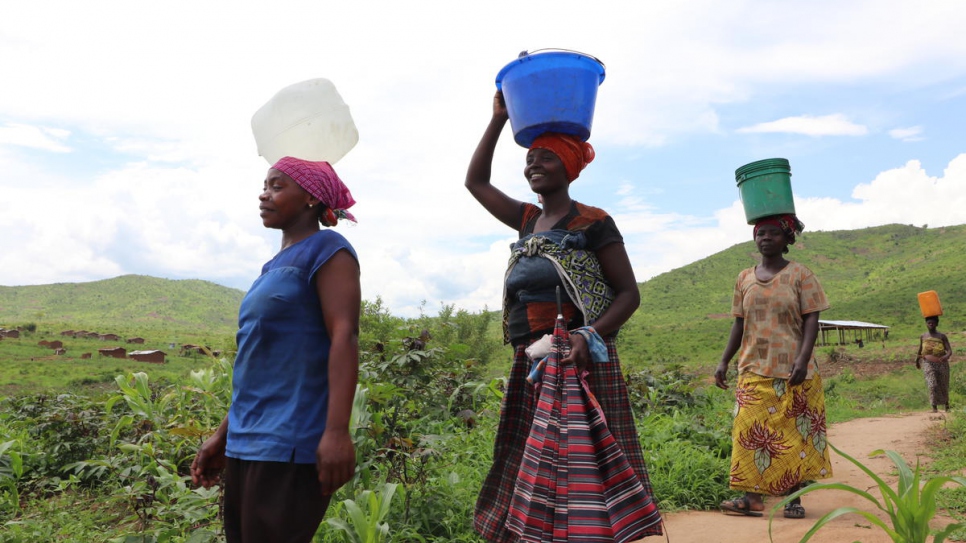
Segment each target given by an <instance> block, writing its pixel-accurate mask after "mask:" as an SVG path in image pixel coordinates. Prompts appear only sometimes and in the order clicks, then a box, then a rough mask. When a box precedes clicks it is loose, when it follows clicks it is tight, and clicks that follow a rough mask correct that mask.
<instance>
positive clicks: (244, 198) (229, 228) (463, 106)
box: [0, 0, 966, 315]
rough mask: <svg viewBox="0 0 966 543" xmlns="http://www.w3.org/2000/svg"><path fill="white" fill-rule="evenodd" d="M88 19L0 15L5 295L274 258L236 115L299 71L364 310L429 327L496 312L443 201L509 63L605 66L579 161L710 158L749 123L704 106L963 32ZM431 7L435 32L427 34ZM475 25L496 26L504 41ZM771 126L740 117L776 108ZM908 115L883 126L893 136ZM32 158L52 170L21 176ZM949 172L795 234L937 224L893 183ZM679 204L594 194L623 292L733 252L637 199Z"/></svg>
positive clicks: (261, 8) (868, 27)
mask: <svg viewBox="0 0 966 543" xmlns="http://www.w3.org/2000/svg"><path fill="white" fill-rule="evenodd" d="M96 5H97V9H93V8H92V7H91V6H90V5H88V4H84V3H78V2H73V1H61V2H57V1H54V2H15V3H12V4H11V5H10V6H5V12H4V17H3V18H0V55H2V57H3V58H4V62H5V70H6V71H7V72H9V73H15V74H22V75H21V77H18V78H17V81H16V84H12V85H7V86H6V87H5V88H4V92H3V93H0V171H2V172H4V177H3V180H2V181H0V184H2V188H3V190H4V198H3V199H0V229H2V230H3V231H6V232H16V233H17V235H15V236H8V237H7V238H6V239H5V244H4V248H3V251H0V284H7V285H10V284H38V283H49V282H59V281H85V280H94V279H102V278H105V277H112V276H115V275H118V274H121V273H148V274H151V275H156V276H161V277H201V278H205V279H210V280H215V281H219V282H222V283H224V284H229V285H232V286H236V287H239V288H246V287H247V285H248V284H250V282H251V281H252V280H253V279H254V277H255V276H256V275H257V274H258V271H259V269H260V267H261V265H262V263H263V262H265V261H266V260H268V259H269V258H271V256H272V254H273V253H274V251H275V250H276V249H277V246H278V234H277V232H273V231H265V230H264V229H263V228H262V226H261V224H260V222H259V220H258V216H257V201H256V196H257V194H258V189H259V188H260V186H261V181H262V177H261V176H262V175H263V174H264V171H265V168H266V166H267V164H266V163H265V162H264V160H262V159H261V158H259V157H257V156H256V155H255V145H254V141H253V138H252V135H251V131H250V126H249V120H250V117H251V114H252V113H254V111H255V110H256V109H257V108H258V107H260V106H261V105H262V104H263V103H264V102H265V101H266V100H268V99H269V98H270V97H271V96H272V95H273V94H274V93H275V92H276V91H277V90H278V89H279V88H281V87H283V86H285V85H287V84H291V83H294V82H297V81H301V80H305V79H309V78H313V77H327V78H330V79H331V80H332V81H333V82H335V84H336V86H337V87H338V89H339V92H340V94H341V95H342V96H343V98H345V100H346V102H347V103H348V104H349V106H350V109H351V111H352V115H353V118H354V119H355V122H356V125H357V127H358V128H359V133H360V141H359V144H358V145H357V147H356V148H355V149H354V150H353V151H352V152H351V153H350V154H349V155H348V156H347V157H346V158H345V159H343V160H342V161H340V162H339V164H338V165H337V168H338V170H339V173H340V175H341V176H342V178H343V179H344V180H345V181H346V183H347V184H348V185H349V186H350V188H351V189H352V191H353V194H354V196H355V197H356V199H357V201H358V202H359V204H358V205H357V206H356V207H355V208H353V212H354V213H355V214H356V216H357V217H359V220H360V222H359V224H358V225H357V226H355V227H350V228H343V227H341V226H340V227H339V230H340V231H341V232H342V233H343V234H344V235H345V236H346V237H347V238H349V239H350V241H352V242H353V244H355V245H356V247H357V248H359V253H360V258H361V260H362V272H363V276H362V277H363V289H364V293H365V295H366V296H367V297H369V298H374V297H375V296H376V295H381V296H382V297H383V299H384V300H385V301H386V303H387V305H388V306H389V307H390V308H391V309H392V310H393V311H394V312H398V313H400V314H406V315H412V314H414V313H415V312H418V310H419V305H420V303H421V301H422V300H426V301H427V303H428V304H429V307H430V309H432V308H434V307H435V305H436V303H438V302H440V301H441V302H445V303H455V304H457V305H459V306H460V307H465V308H467V309H479V308H482V307H483V306H484V305H487V306H489V307H490V308H496V307H499V304H500V294H501V292H502V284H501V283H502V277H503V268H504V265H505V262H506V258H507V246H508V244H509V243H510V241H511V240H512V239H513V237H514V234H515V233H514V232H513V231H512V230H511V229H508V228H506V227H505V226H503V225H501V224H499V223H498V222H497V221H495V220H494V219H493V218H492V217H490V216H489V215H488V214H487V213H486V212H485V211H484V210H483V209H482V208H481V207H480V206H479V205H478V204H476V202H474V201H473V200H472V198H471V197H470V196H469V195H468V193H467V192H466V190H465V189H464V188H463V187H462V184H463V177H464V175H465V171H466V165H467V162H468V160H469V157H470V156H471V155H472V153H473V149H474V148H475V145H476V142H477V141H478V140H479V137H480V135H481V133H482V132H483V129H484V127H485V125H486V122H487V120H488V119H489V117H490V113H491V111H490V103H491V100H492V96H493V92H494V90H495V87H494V82H493V78H494V77H495V75H496V72H497V71H498V70H499V68H501V67H502V66H503V65H504V64H506V63H507V62H509V61H510V60H512V59H513V58H514V57H515V56H516V53H517V52H518V51H519V50H520V49H525V48H531V49H532V48H537V47H541V46H544V45H561V46H566V47H570V48H573V49H577V50H583V51H586V52H588V53H591V54H594V55H596V56H598V57H599V58H601V59H602V60H603V61H604V62H605V63H606V65H607V70H608V73H607V78H606V79H605V82H604V84H603V85H602V86H601V88H600V95H599V96H600V99H599V101H598V107H597V110H596V113H595V118H594V144H595V146H596V147H597V148H598V149H599V150H603V151H604V152H607V151H608V150H611V151H612V150H613V149H614V148H615V147H618V148H619V149H620V150H621V151H626V152H627V153H628V154H632V153H635V152H638V153H641V154H644V153H647V152H654V151H653V148H655V147H662V148H667V149H669V150H670V149H673V148H674V147H673V146H674V145H676V144H679V143H681V142H682V141H684V143H685V145H692V144H693V141H694V139H696V138H707V139H709V140H712V143H711V146H708V145H707V141H704V142H699V143H701V144H703V145H704V146H698V147H695V149H694V152H693V153H690V155H691V156H694V157H695V158H694V160H695V161H701V160H702V159H703V158H702V157H703V156H705V155H706V154H713V153H714V152H721V151H719V150H718V149H717V148H716V147H713V146H714V143H715V142H717V141H724V140H726V139H727V138H728V137H733V135H732V134H727V133H724V132H723V130H722V128H721V127H722V126H729V127H730V126H746V127H747V125H750V124H751V123H752V122H753V121H749V120H747V118H739V119H735V118H733V117H729V118H725V115H726V114H727V112H725V111H724V109H725V108H723V107H722V106H724V105H729V104H741V103H755V101H756V100H761V99H762V97H763V96H770V97H772V98H774V96H781V94H782V93H781V91H782V89H786V88H792V87H795V86H798V85H811V88H813V89H818V90H817V92H819V91H820V92H830V91H826V90H825V89H834V88H839V87H838V86H849V85H853V84H865V85H870V84H875V85H878V86H882V87H883V88H889V89H895V88H906V87H908V86H927V85H929V84H931V83H933V82H935V81H940V80H947V81H948V80H953V78H957V77H962V76H963V74H964V73H966V40H962V39H960V38H959V36H960V34H961V32H960V29H961V28H962V27H963V26H964V25H966V7H964V5H963V4H961V3H957V2H934V3H928V4H921V5H920V4H915V3H907V2H899V1H878V0H860V1H857V2H847V3H842V2H838V1H836V2H832V1H828V0H818V1H817V3H816V2H813V3H810V4H808V5H805V4H802V5H797V4H788V3H772V2H760V1H749V0H738V1H737V2H733V3H729V4H728V5H727V6H726V7H725V6H723V5H721V4H720V3H718V2H713V1H711V0H697V1H695V2H690V3H687V4H680V5H678V4H675V3H651V2H638V3H628V4H626V5H621V6H620V7H619V11H618V8H610V7H607V6H604V7H601V8H600V9H594V10H590V11H587V10H586V9H585V7H586V5H585V3H582V2H569V1H566V0H562V1H561V2H558V3H555V4H554V6H553V9H552V10H549V11H548V10H547V8H546V6H545V5H543V4H542V3H539V2H538V3H523V4H521V3H519V2H510V1H508V0H507V1H504V0H496V1H495V2H491V3H488V4H486V5H483V4H480V5H476V4H472V5H471V4H467V5H460V7H459V9H455V8H454V4H452V3H451V2H442V1H435V0H432V1H427V2H423V3H420V4H419V5H418V6H416V7H414V6H412V5H409V4H405V3H398V2H382V1H376V2H373V3H365V4H360V3H355V4H353V3H351V2H350V3H331V2H325V3H322V2H307V1H306V2H302V1H291V0H276V1H274V2H271V3H269V2H263V1H259V0H256V1H253V2H247V3H228V2H222V1H218V0H212V1H211V2H203V3H199V2H188V1H187V0H172V1H171V2H168V3H166V4H164V5H163V6H158V7H155V6H150V5H147V4H143V3H137V2H127V1H115V0H99V1H98V2H96ZM51 12H56V13H57V14H58V16H57V17H53V18H52V17H50V16H49V13H51ZM103 13H110V14H111V17H103V16H101V15H102V14H103ZM441 13H442V14H445V17H446V18H447V20H448V22H449V24H446V25H440V24H438V23H437V21H438V20H439V16H440V14H441ZM508 13H512V15H511V16H508V15H507V14H508ZM431 14H432V15H435V16H430V15H431ZM266 17H269V18H273V17H276V18H278V20H289V19H298V20H302V21H327V24H326V25H325V28H324V32H315V31H308V30H303V31H291V32H285V33H278V32H276V33H273V34H271V35H272V36H273V37H272V38H270V39H263V38H259V37H258V36H263V37H264V36H266V26H265V24H266V23H265V21H266ZM535 21H539V23H535ZM329 23H331V24H329ZM41 26H42V28H43V29H44V31H43V32H38V31H37V30H38V28H40V27H41ZM493 28H499V29H500V35H501V39H500V40H499V41H498V42H495V41H494V40H493V39H492V35H493ZM574 28H579V29H580V31H579V32H574V31H573V29H574ZM736 28H737V29H740V31H739V32H736V31H735V29H736ZM896 28H902V29H905V31H902V32H896V31H895V29H896ZM914 29H926V30H914ZM823 85H827V87H823ZM823 96H824V95H823ZM827 98H828V101H829V102H834V101H835V100H834V98H835V97H834V96H832V95H829V96H827ZM949 99H952V98H949ZM796 106H797V104H796ZM820 107H821V108H823V109H821V110H824V111H848V112H849V115H851V116H854V117H853V118H855V119H859V118H861V119H863V120H864V121H865V122H867V123H868V124H869V126H870V127H872V128H871V129H873V130H878V128H875V127H876V126H879V125H878V124H877V123H876V122H873V121H872V120H870V119H880V118H889V117H888V116H887V115H882V116H880V117H877V116H876V113H877V112H875V111H871V112H869V111H855V110H853V109H846V108H842V107H838V105H837V104H832V105H827V104H822V105H821V106H820ZM826 108H827V109H826ZM816 110H817V109H816V107H812V106H811V105H810V104H803V105H802V107H801V108H800V109H798V111H816ZM821 110H820V111H821ZM768 111H769V110H766V109H761V110H758V111H757V112H756V114H758V115H759V118H779V117H782V116H783V115H786V114H788V112H787V111H781V112H775V113H773V114H771V115H770V116H768V115H767V113H768ZM792 113H795V112H794V111H793V112H792ZM919 122H921V121H919V120H917V119H906V118H889V121H888V123H889V124H887V126H897V125H898V126H913V125H916V124H917V123H919ZM775 123H779V126H777V128H780V129H781V131H784V132H788V131H792V132H796V133H804V134H810V135H828V134H855V133H857V132H859V131H861V133H865V132H864V131H865V130H866V128H865V127H864V126H863V125H861V124H858V123H857V122H855V121H852V120H849V118H847V117H845V115H844V114H837V115H828V116H825V117H786V118H782V119H780V120H779V121H775ZM782 123H784V124H782ZM764 124H765V125H767V124H770V123H764ZM756 126H757V127H759V128H761V127H762V126H764V125H756ZM751 128H754V127H751ZM772 128H776V127H774V126H773V127H772ZM930 131H931V132H932V133H937V132H935V131H934V129H933V127H932V126H930ZM894 137H895V136H894ZM906 137H916V135H915V134H912V135H908V136H906ZM688 138H691V140H690V141H689V140H688ZM762 139H766V138H764V137H763V138H762ZM860 139H862V138H854V139H852V140H850V141H852V142H855V141H858V140H860ZM864 139H867V140H871V139H874V138H864ZM510 140H511V138H510V137H509V129H507V131H506V132H505V133H504V137H503V139H502V140H501V142H500V144H499V146H498V149H497V154H496V159H495V163H494V165H493V171H494V172H495V173H494V179H493V182H494V184H495V185H496V186H497V187H499V188H501V189H502V190H504V191H505V192H507V193H508V194H510V195H511V196H513V197H515V198H518V199H521V200H530V201H532V195H531V194H529V192H528V190H527V187H526V184H525V183H524V182H523V181H522V176H521V175H520V173H521V170H522V165H521V156H522V153H521V149H520V148H519V147H517V146H515V145H514V144H513V143H512V141H510ZM823 143H824V141H823ZM91 148H94V149H97V150H96V151H90V150H89V149H91ZM71 150H73V152H70V153H68V151H71ZM82 150H83V151H82ZM25 151H28V152H25ZM44 151H48V152H56V153H59V154H57V155H50V156H49V157H44V156H42V155H41V157H40V158H38V154H39V153H41V152H44ZM763 156H765V155H763ZM767 156H772V155H771V154H770V153H769V155H767ZM775 156H777V155H775ZM47 158H53V159H56V160H47ZM906 158H908V157H903V160H905V159H906ZM890 160H891V157H890ZM954 162H955V161H954ZM51 163H54V164H51ZM885 164H887V165H883V166H881V168H882V169H886V168H888V167H889V165H891V164H893V162H886V163H885ZM959 164H960V162H955V164H953V163H951V164H950V168H949V169H947V172H946V174H945V175H944V176H943V177H942V178H938V179H934V178H930V177H929V176H927V175H926V174H925V172H922V170H921V168H919V169H916V168H911V169H907V168H902V169H900V170H901V172H904V173H901V174H900V173H891V174H890V173H889V172H893V170H889V171H888V172H883V174H881V175H880V176H879V177H882V176H886V177H887V178H888V177H889V176H890V175H891V176H898V177H901V178H902V179H903V180H904V181H903V182H906V183H912V185H908V186H907V185H903V184H902V183H899V184H897V185H896V186H895V187H893V188H891V189H890V190H900V191H905V192H904V194H906V197H905V198H894V199H892V200H888V201H884V200H883V198H887V196H883V195H881V194H879V192H881V190H882V189H881V187H880V185H881V184H882V183H886V181H884V180H883V181H880V179H879V177H877V178H876V179H875V180H874V181H872V182H870V183H868V185H870V186H875V187H876V189H875V190H871V189H869V190H868V191H867V190H866V189H862V188H861V187H862V186H863V185H859V187H858V188H857V189H856V196H855V198H857V200H856V201H851V202H839V201H834V200H828V201H825V200H822V201H815V202H812V201H811V200H804V201H801V202H799V205H801V206H802V207H801V210H802V214H803V217H805V216H806V215H808V217H806V223H807V224H808V225H809V227H810V228H817V227H819V226H820V224H821V223H822V221H832V220H833V219H837V218H838V217H839V215H837V214H836V215H834V216H830V215H832V214H830V213H826V212H825V211H822V210H821V209H824V208H821V206H826V205H829V206H833V208H832V209H836V210H842V216H844V217H849V220H852V219H853V218H854V222H855V224H857V225H859V226H868V225H869V224H881V223H880V222H875V221H881V220H883V218H886V217H888V218H891V219H890V220H895V221H898V222H902V223H909V222H915V223H920V222H921V223H927V222H928V223H929V224H930V225H933V224H939V219H937V218H924V219H920V218H919V217H920V215H921V213H920V212H919V211H918V210H917V211H915V212H912V211H910V212H909V213H908V214H903V213H902V212H901V211H902V210H904V209H911V207H910V205H909V202H908V200H911V198H909V196H908V194H911V192H909V191H911V190H912V189H911V188H908V187H911V186H919V184H922V183H925V185H922V187H927V189H928V183H927V181H926V180H928V179H933V181H934V182H935V183H936V184H938V185H940V186H946V185H949V186H951V187H952V186H954V185H955V182H954V179H961V177H962V174H961V173H956V172H958V171H959V170H958V169H957V168H960V167H961V166H959ZM80 166H83V167H80ZM873 167H874V166H873ZM508 172H509V173H508ZM661 173H662V172H659V171H655V172H653V176H652V177H653V178H654V179H655V180H659V179H660V178H661V177H662V175H661ZM886 174H889V175H886ZM13 180H29V182H21V181H16V182H15V181H13ZM902 187H907V188H902ZM922 187H920V188H922ZM675 190H676V187H672V186H667V185H666V184H662V183H661V182H660V181H655V182H654V183H649V184H647V185H643V184H642V186H637V187H634V186H633V185H632V184H631V183H627V182H621V184H619V185H617V186H616V188H615V189H614V190H613V194H607V195H606V197H607V198H611V201H612V202H615V203H614V204H613V205H606V206H605V205H602V207H607V209H608V211H610V212H611V213H612V214H613V215H614V216H615V217H616V218H617V221H618V225H619V226H620V227H621V230H622V232H624V234H625V237H626V238H627V241H628V251H629V254H630V255H631V258H632V262H633V264H634V267H635V271H636V273H637V275H638V280H643V279H646V278H648V277H651V276H653V275H654V274H657V273H661V272H663V271H667V270H669V269H672V268H674V267H679V266H682V265H685V264H687V263H689V262H692V261H694V260H696V259H699V258H702V257H704V256H707V255H708V254H711V253H713V252H715V251H719V250H722V249H724V248H727V247H728V246H730V245H732V244H734V243H738V242H741V241H744V240H746V239H748V238H749V237H750V229H749V228H748V227H747V226H746V225H745V224H744V219H743V213H742V211H741V207H740V204H739V203H737V202H734V203H732V204H731V205H730V206H728V207H725V208H724V209H721V210H718V211H717V212H714V213H710V214H709V215H708V216H693V215H692V214H691V213H693V212H691V211H689V210H688V207H687V205H686V204H673V205H671V206H670V207H668V208H660V207H658V206H657V205H656V204H655V203H654V202H655V201H656V197H657V196H658V195H662V194H667V193H670V192H673V191H675ZM928 190H943V191H946V192H943V193H942V197H944V198H948V199H949V201H953V194H954V193H955V192H956V190H958V189H955V188H947V189H936V188H935V187H933V188H931V189H928ZM863 191H866V192H868V194H866V192H863ZM860 195H861V199H859V198H860ZM602 196H604V195H602ZM916 200H917V201H919V200H920V199H919V198H917V199H916ZM944 201H945V200H944ZM900 202H901V204H902V205H899V204H900ZM889 206H895V207H897V208H898V211H896V210H890V209H889ZM958 207H962V206H958ZM820 208H821V209H820ZM868 210H871V211H868ZM806 212H807V213H806ZM953 215H955V214H953ZM813 217H814V218H813ZM900 217H901V218H900ZM948 220H954V217H950V218H949V219H948ZM870 221H871V222H870ZM960 222H964V221H960ZM829 224H833V223H831V222H830V223H829ZM950 224H952V223H950ZM838 227H845V226H838ZM857 227H858V226H857ZM824 228H826V229H827V228H832V226H829V225H825V226H824Z"/></svg>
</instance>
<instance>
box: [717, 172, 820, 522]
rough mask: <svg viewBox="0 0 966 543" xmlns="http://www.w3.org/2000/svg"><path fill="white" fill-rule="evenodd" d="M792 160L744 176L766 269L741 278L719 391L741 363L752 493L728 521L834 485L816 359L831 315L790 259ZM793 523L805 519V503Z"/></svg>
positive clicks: (734, 462) (741, 422)
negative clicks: (821, 483)
mask: <svg viewBox="0 0 966 543" xmlns="http://www.w3.org/2000/svg"><path fill="white" fill-rule="evenodd" d="M790 175H791V173H790V169H789V167H788V161H787V160H785V159H767V160H762V161H758V162H754V163H751V164H748V165H746V166H742V167H741V168H739V169H738V170H737V171H736V172H735V177H736V180H737V181H738V186H739V190H741V196H742V203H743V204H744V207H745V215H746V219H747V220H748V223H749V224H754V225H755V226H754V230H753V238H754V241H755V246H756V248H757V249H758V252H759V253H760V254H761V262H760V263H759V264H758V265H756V266H753V267H751V268H748V269H746V270H744V271H742V272H741V273H739V274H738V279H737V281H736V282H735V288H734V297H733V299H732V306H731V314H732V315H733V316H734V317H735V321H734V324H733V325H732V327H731V334H730V336H729V338H728V343H727V345H726V346H725V349H724V352H723V353H722V355H721V361H720V362H719V364H718V367H717V369H716V370H715V372H714V377H715V384H716V385H717V386H718V387H720V388H722V389H727V388H728V382H727V373H728V365H729V364H730V362H731V359H732V357H733V356H734V355H735V354H736V353H737V354H738V382H737V385H736V386H735V400H736V411H735V418H734V423H733V427H732V432H731V436H732V456H731V471H730V477H729V480H730V484H729V486H730V487H731V488H732V489H734V490H738V491H742V492H744V495H742V496H741V497H738V498H735V499H732V500H726V501H724V502H722V503H721V509H722V510H723V511H724V512H725V513H733V514H740V515H746V516H755V517H760V516H762V514H763V513H762V511H764V509H765V504H764V498H763V496H764V495H765V494H770V495H774V496H780V495H786V494H788V493H791V492H794V491H795V490H797V489H799V488H800V487H801V486H802V485H803V484H804V483H805V482H807V481H810V480H813V479H822V478H826V477H830V476H831V475H832V464H831V461H830V459H829V447H828V437H827V434H826V422H825V396H824V392H823V390H822V379H821V376H820V375H819V372H818V365H817V362H816V360H815V357H814V356H813V354H812V349H813V347H814V345H815V339H816V337H817V336H818V328H819V326H818V319H819V313H820V312H821V311H824V310H826V309H828V308H829V304H828V300H827V299H826V297H825V292H824V291H823V290H822V285H821V284H820V283H819V281H818V278H816V277H815V274H813V273H812V271H811V270H809V269H808V268H807V267H805V266H803V265H801V264H799V263H797V262H791V261H789V260H787V259H785V255H786V254H787V253H788V247H789V246H790V245H793V244H794V243H795V236H796V234H800V233H801V231H802V230H803V228H804V225H803V224H802V223H801V221H799V220H798V217H797V216H796V215H795V208H794V202H793V200H792V196H791V183H790V180H789V177H790ZM784 516H785V517H786V518H804V517H805V509H804V507H802V504H801V500H800V499H796V500H794V501H793V502H791V503H789V504H788V505H787V506H785V511H784Z"/></svg>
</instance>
